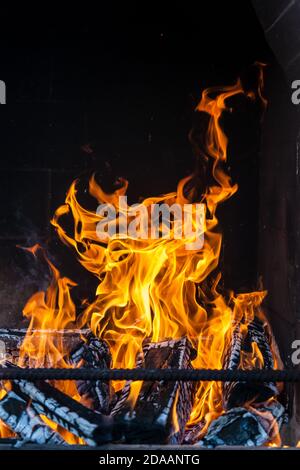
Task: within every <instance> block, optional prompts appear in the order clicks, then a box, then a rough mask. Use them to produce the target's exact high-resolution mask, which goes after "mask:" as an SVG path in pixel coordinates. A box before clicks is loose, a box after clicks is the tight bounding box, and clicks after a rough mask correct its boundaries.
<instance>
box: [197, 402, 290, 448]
mask: <svg viewBox="0 0 300 470" xmlns="http://www.w3.org/2000/svg"><path fill="white" fill-rule="evenodd" d="M284 411H285V410H284V407H283V406H282V405H281V404H280V403H279V402H277V401H275V400H274V401H273V402H272V404H269V405H268V404H267V405H265V406H261V407H260V408H253V407H250V408H249V409H247V408H242V407H237V408H232V409H231V410H229V411H227V412H226V413H225V414H223V415H222V416H220V417H219V418H217V419H216V420H214V421H213V422H212V423H211V424H210V426H209V427H208V430H207V433H206V435H205V437H204V438H203V439H202V440H201V441H199V443H198V445H200V446H203V447H217V446H246V447H252V446H261V445H263V444H265V443H267V442H270V441H271V440H272V439H273V438H274V437H275V436H276V435H277V433H278V432H279V429H280V426H281V424H282V422H283V419H284Z"/></svg>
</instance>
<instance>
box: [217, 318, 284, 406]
mask: <svg viewBox="0 0 300 470" xmlns="http://www.w3.org/2000/svg"><path fill="white" fill-rule="evenodd" d="M244 326H245V325H243V324H242V323H238V324H236V325H235V326H234V328H233V332H232V336H231V341H230V346H229V348H228V350H227V352H226V354H225V356H224V360H223V369H230V370H236V369H239V368H240V366H241V364H240V362H241V356H242V352H243V351H244V352H251V350H252V343H253V342H254V343H256V344H257V346H258V348H259V350H260V352H261V354H262V357H263V360H264V365H263V369H273V367H274V359H273V354H272V351H271V337H270V335H269V334H268V332H267V330H266V328H265V325H263V323H262V322H261V321H260V320H259V319H258V318H255V319H254V320H253V321H252V322H251V323H250V324H249V325H248V330H247V334H246V335H243V333H242V328H243V327H244ZM222 390H223V395H222V401H223V407H224V409H225V410H230V409H231V408H235V407H240V406H244V405H245V404H246V403H262V402H265V401H267V400H269V399H270V398H271V397H275V396H277V395H278V393H279V391H278V388H277V386H276V384H275V383H272V382H268V383H267V382H264V383H256V382H252V383H251V384H249V383H246V382H224V383H223V385H222Z"/></svg>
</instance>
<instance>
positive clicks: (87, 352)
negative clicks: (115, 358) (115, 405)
mask: <svg viewBox="0 0 300 470" xmlns="http://www.w3.org/2000/svg"><path fill="white" fill-rule="evenodd" d="M71 362H72V364H74V365H76V366H78V365H80V367H85V368H97V367H98V368H99V369H109V368H110V365H111V354H110V351H109V348H108V345H107V344H106V343H105V341H102V340H100V339H99V338H97V337H96V336H94V335H93V334H92V332H89V333H88V334H87V335H86V337H85V341H83V342H82V343H79V344H78V345H77V347H76V348H75V349H74V350H73V351H72V353H71ZM76 387H77V390H78V393H79V394H80V396H81V397H82V398H83V402H84V404H85V405H86V406H88V407H89V408H91V409H93V410H94V411H99V412H101V413H103V414H109V405H110V399H111V394H112V389H111V387H110V383H109V382H106V381H100V380H96V381H89V380H85V381H84V380H77V381H76Z"/></svg>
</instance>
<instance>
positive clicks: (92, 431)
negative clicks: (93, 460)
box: [4, 361, 120, 445]
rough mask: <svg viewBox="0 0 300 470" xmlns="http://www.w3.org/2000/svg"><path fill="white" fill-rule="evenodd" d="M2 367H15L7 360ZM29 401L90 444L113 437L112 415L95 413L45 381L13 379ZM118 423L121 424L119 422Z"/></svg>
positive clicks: (38, 410) (99, 442) (104, 441)
mask: <svg viewBox="0 0 300 470" xmlns="http://www.w3.org/2000/svg"><path fill="white" fill-rule="evenodd" d="M4 366H5V367H16V366H13V365H12V364H11V363H9V362H8V361H6V362H5V363H4ZM13 383H14V384H16V385H17V387H18V389H19V390H20V391H21V393H22V394H23V395H25V396H26V397H27V398H28V399H29V400H30V401H31V406H32V408H33V409H34V410H35V411H36V412H37V413H38V414H42V415H45V416H47V417H48V418H49V419H51V420H52V421H54V422H55V423H57V424H59V425H61V426H62V427H63V428H65V429H66V430H68V431H70V432H71V433H73V434H75V435H76V436H78V437H81V438H83V439H84V440H85V441H86V443H87V444H89V445H98V444H103V443H106V442H110V441H112V440H113V436H114V435H115V433H116V432H117V430H116V429H114V425H113V418H112V417H110V416H105V415H102V414H100V413H96V412H94V411H92V410H90V409H89V408H87V407H85V406H84V405H82V404H81V403H79V402H78V401H76V400H74V399H73V398H71V397H69V396H67V395H65V394H64V393H63V392H61V391H60V390H58V389H56V388H55V387H52V386H51V385H50V384H48V383H47V382H43V381H38V382H35V383H33V382H29V381H27V380H15V381H14V382H13ZM119 425H120V423H119Z"/></svg>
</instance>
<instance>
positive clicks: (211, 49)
mask: <svg viewBox="0 0 300 470" xmlns="http://www.w3.org/2000/svg"><path fill="white" fill-rule="evenodd" d="M58 18H59V15H58ZM255 61H261V62H264V63H267V64H268V67H267V68H266V89H265V94H266V96H267V97H268V94H269V93H270V90H273V89H274V83H277V81H278V80H279V82H280V81H282V83H283V81H284V80H283V78H282V76H281V70H280V67H279V66H278V64H277V62H276V60H275V58H274V56H273V54H272V52H271V50H270V48H269V46H268V45H267V42H266V40H265V37H264V33H263V29H262V27H261V25H260V23H259V21H258V19H257V17H256V14H255V12H254V9H253V7H252V6H251V2H249V1H245V0H243V1H226V2H210V3H205V2H197V3H196V2H193V3H189V2H186V3H184V4H183V3H179V2H174V3H173V4H172V7H169V9H166V10H164V11H163V10H162V8H160V9H159V10H158V9H156V11H154V10H153V9H152V7H151V5H150V4H147V5H146V4H145V5H143V6H140V7H139V8H137V6H136V5H135V6H128V5H126V7H123V9H120V8H119V7H118V8H116V9H115V10H112V9H109V8H107V7H106V8H104V7H103V6H102V5H101V8H100V11H99V14H96V13H95V14H94V15H93V13H92V12H91V11H87V9H86V11H83V12H82V15H81V18H80V20H78V19H77V20H73V19H71V18H69V21H65V20H59V19H58V21H57V22H56V23H55V25H54V24H47V23H46V22H45V23H44V22H36V23H34V26H33V27H31V26H29V25H28V23H25V24H23V25H21V26H20V27H19V26H18V27H16V29H15V30H10V34H9V35H6V34H3V37H2V41H1V45H0V79H1V80H4V81H5V82H6V85H7V103H8V104H7V105H6V106H2V107H1V113H0V132H1V139H0V211H1V212H0V213H1V216H0V262H1V270H0V312H1V313H0V327H1V326H2V327H6V326H15V325H20V324H21V310H22V307H23V305H24V303H25V302H26V300H27V298H28V297H29V296H30V295H31V293H32V292H34V291H35V290H36V289H40V288H45V286H46V285H47V279H48V275H47V271H45V270H44V268H43V267H41V266H40V265H39V263H38V262H35V261H34V260H33V258H32V257H31V255H29V254H27V253H25V252H24V251H22V250H20V249H19V248H16V245H23V246H24V245H26V246H28V245H32V244H33V243H35V242H36V241H39V242H40V243H42V244H44V245H47V246H48V247H49V249H50V252H51V256H52V257H53V259H54V261H55V263H56V264H57V265H58V267H59V268H60V269H61V270H62V273H63V274H65V275H68V276H70V277H71V278H72V279H74V280H75V281H78V282H80V287H78V288H75V289H74V296H75V299H76V300H79V299H80V298H81V297H84V296H86V295H92V296H93V295H94V288H95V285H96V283H95V280H94V279H93V278H92V277H91V276H90V275H89V274H88V273H86V272H84V273H83V272H82V270H81V268H80V267H79V266H78V265H77V263H76V261H75V259H74V258H75V257H74V256H73V254H70V253H69V252H68V250H67V249H66V248H65V247H61V244H60V242H57V240H56V237H55V235H54V234H53V232H52V231H51V227H50V224H49V220H50V218H51V215H52V214H53V211H54V210H55V208H56V207H57V206H58V205H60V204H61V203H63V201H64V196H65V193H66V190H67V189H68V187H69V185H70V183H71V182H72V180H73V179H74V178H75V177H80V178H81V181H82V185H81V187H82V188H84V185H85V184H86V182H87V180H88V177H89V175H90V174H91V172H92V171H96V172H97V178H98V180H99V182H101V184H103V185H104V186H105V188H106V189H108V190H109V189H112V188H113V182H114V181H115V179H116V178H117V177H118V176H123V177H125V178H127V179H128V180H129V182H130V187H129V197H130V198H131V200H132V201H133V200H136V199H137V198H139V197H141V196H142V197H145V196H148V195H157V194H159V193H162V192H168V191H172V190H174V189H175V188H176V184H177V182H178V180H179V179H180V178H182V177H183V176H185V175H187V174H189V173H190V172H191V171H192V170H193V168H194V163H195V159H194V156H193V152H192V148H191V145H190V143H189V141H188V132H189V130H190V129H191V128H192V127H193V125H194V124H195V113H194V108H195V106H196V104H197V103H198V101H199V99H200V96H201V91H202V90H203V89H204V88H206V87H208V86H212V85H226V84H232V83H234V81H235V80H236V79H237V77H238V76H240V75H241V76H242V77H243V79H244V80H247V79H248V77H250V79H251V76H252V73H253V69H252V64H253V63H254V62H255ZM278 77H279V78H278ZM275 88H276V86H275ZM273 92H274V90H273V91H272V93H273ZM260 117H261V116H260V113H259V111H258V110H257V108H256V107H254V106H253V107H251V106H249V105H248V104H247V103H246V102H245V101H244V100H238V101H237V102H236V103H235V107H234V112H233V113H232V114H229V113H228V115H226V117H225V119H224V127H225V129H226V131H227V132H228V135H229V142H230V143H229V155H228V171H229V172H230V173H231V175H232V178H233V181H234V182H237V183H238V184H239V186H240V189H239V192H238V194H236V195H235V196H234V198H233V199H231V200H229V201H227V202H226V203H225V205H224V206H223V207H222V208H220V211H219V216H220V217H221V223H220V225H221V228H222V230H223V233H224V245H223V252H222V259H221V263H222V271H223V282H224V285H225V286H226V287H227V288H233V289H235V290H236V291H249V290H252V289H255V288H256V287H257V280H258V275H259V273H258V259H257V256H258V232H259V215H258V214H259V191H258V188H259V184H260V179H259V178H260V173H259V166H260V164H259V162H260V158H261V155H260V143H261V123H260Z"/></svg>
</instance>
